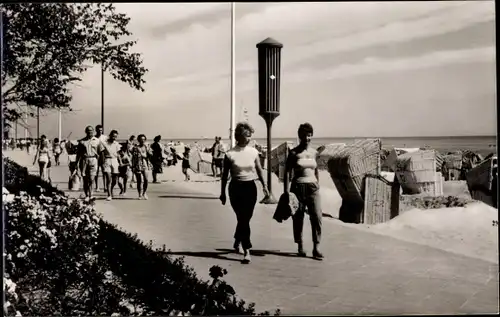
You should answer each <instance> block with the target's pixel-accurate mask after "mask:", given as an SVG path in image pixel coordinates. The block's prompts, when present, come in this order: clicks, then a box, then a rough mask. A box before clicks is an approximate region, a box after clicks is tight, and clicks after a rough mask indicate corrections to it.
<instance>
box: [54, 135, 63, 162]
mask: <svg viewBox="0 0 500 317" xmlns="http://www.w3.org/2000/svg"><path fill="white" fill-rule="evenodd" d="M53 144H54V145H53V146H52V150H53V152H54V160H55V161H56V166H59V165H60V162H59V156H61V153H62V147H61V144H60V143H59V139H58V138H55V139H54V143H53Z"/></svg>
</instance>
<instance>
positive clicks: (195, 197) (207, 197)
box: [158, 194, 219, 199]
mask: <svg viewBox="0 0 500 317" xmlns="http://www.w3.org/2000/svg"><path fill="white" fill-rule="evenodd" d="M158 197H159V198H185V199H219V197H215V196H200V195H179V194H167V195H161V196H158Z"/></svg>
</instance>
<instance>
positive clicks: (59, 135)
mask: <svg viewBox="0 0 500 317" xmlns="http://www.w3.org/2000/svg"><path fill="white" fill-rule="evenodd" d="M57 130H58V132H57V138H58V139H59V142H61V141H62V140H61V134H62V113H61V109H59V117H58V129H57Z"/></svg>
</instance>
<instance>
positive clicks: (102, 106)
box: [101, 64, 104, 131]
mask: <svg viewBox="0 0 500 317" xmlns="http://www.w3.org/2000/svg"><path fill="white" fill-rule="evenodd" d="M101 125H102V129H103V131H104V65H103V64H101Z"/></svg>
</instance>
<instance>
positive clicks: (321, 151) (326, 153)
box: [316, 143, 346, 171]
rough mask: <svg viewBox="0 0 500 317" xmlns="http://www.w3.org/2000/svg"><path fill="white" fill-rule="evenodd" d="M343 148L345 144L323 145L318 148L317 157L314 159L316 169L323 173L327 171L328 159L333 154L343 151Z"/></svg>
mask: <svg viewBox="0 0 500 317" xmlns="http://www.w3.org/2000/svg"><path fill="white" fill-rule="evenodd" d="M345 146H346V145H345V143H333V144H328V145H323V146H321V147H320V148H318V155H317V157H316V162H317V163H318V169H320V170H325V171H326V170H328V161H329V160H330V158H332V157H333V156H334V155H335V153H337V152H338V151H340V150H341V149H343V148H344V147H345Z"/></svg>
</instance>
